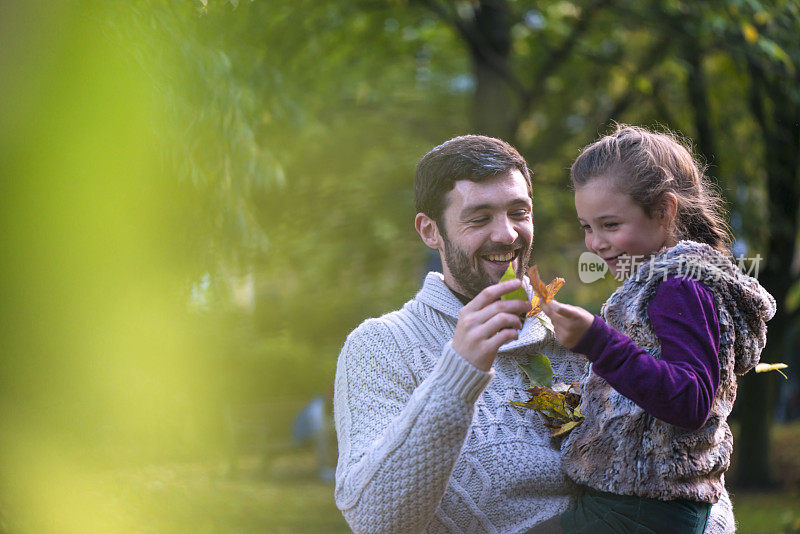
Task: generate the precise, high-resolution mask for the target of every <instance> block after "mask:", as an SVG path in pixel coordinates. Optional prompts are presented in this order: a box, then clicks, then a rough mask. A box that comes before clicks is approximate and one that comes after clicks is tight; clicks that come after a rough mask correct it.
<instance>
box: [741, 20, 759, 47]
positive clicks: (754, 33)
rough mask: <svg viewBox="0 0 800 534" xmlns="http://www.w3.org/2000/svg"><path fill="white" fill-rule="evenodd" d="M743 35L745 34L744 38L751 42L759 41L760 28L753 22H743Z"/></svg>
mask: <svg viewBox="0 0 800 534" xmlns="http://www.w3.org/2000/svg"><path fill="white" fill-rule="evenodd" d="M742 35H744V40H745V41H747V42H748V43H750V44H753V43H755V42H756V41H758V30H757V29H756V28H755V26H753V25H752V24H748V23H745V24H742Z"/></svg>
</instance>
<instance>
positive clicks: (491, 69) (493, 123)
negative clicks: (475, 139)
mask: <svg viewBox="0 0 800 534" xmlns="http://www.w3.org/2000/svg"><path fill="white" fill-rule="evenodd" d="M473 29H474V30H475V33H476V36H477V39H476V40H475V41H474V42H472V43H471V44H470V52H471V54H472V64H473V69H474V73H475V97H474V98H475V100H474V102H473V114H474V115H473V125H474V128H475V133H480V134H483V135H491V136H494V137H500V138H503V139H510V137H511V135H512V134H513V133H514V132H509V131H508V125H509V123H510V118H511V112H512V110H513V109H514V106H513V105H511V102H512V100H511V99H512V98H513V94H512V92H511V89H510V88H509V86H508V83H507V82H506V80H504V79H503V77H502V76H501V75H500V74H499V72H500V70H502V69H507V68H508V59H509V55H510V53H511V25H510V23H509V11H508V4H507V3H506V2H505V0H483V1H481V3H480V4H479V6H478V7H477V8H476V9H475V21H474V26H473Z"/></svg>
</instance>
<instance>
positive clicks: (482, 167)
mask: <svg viewBox="0 0 800 534" xmlns="http://www.w3.org/2000/svg"><path fill="white" fill-rule="evenodd" d="M512 169H517V170H519V172H521V173H522V176H524V177H525V182H526V184H527V186H528V195H529V196H530V197H531V198H533V189H532V187H531V173H530V170H529V169H528V164H527V163H526V162H525V158H523V157H522V156H521V155H520V154H519V152H517V150H516V149H515V148H514V147H513V146H511V145H509V144H508V143H506V142H505V141H502V140H500V139H495V138H494V137H486V136H483V135H462V136H460V137H454V138H453V139H450V140H449V141H445V142H444V143H442V144H441V145H439V146H437V147H436V148H434V149H433V150H431V151H430V152H428V153H427V154H425V155H424V156H423V157H422V159H421V160H420V162H419V163H418V164H417V172H416V174H415V176H414V204H415V205H416V208H417V212H418V213H424V214H425V215H427V216H428V217H430V218H431V219H433V220H434V221H436V224H437V225H438V226H439V230H440V231H441V232H444V226H443V225H442V214H443V213H444V210H445V207H446V205H445V195H447V193H448V192H449V191H451V190H452V189H453V187H454V186H455V183H456V182H457V181H458V180H471V181H473V182H482V181H484V180H486V179H487V178H492V177H494V176H497V175H498V174H503V173H506V172H508V171H510V170H512Z"/></svg>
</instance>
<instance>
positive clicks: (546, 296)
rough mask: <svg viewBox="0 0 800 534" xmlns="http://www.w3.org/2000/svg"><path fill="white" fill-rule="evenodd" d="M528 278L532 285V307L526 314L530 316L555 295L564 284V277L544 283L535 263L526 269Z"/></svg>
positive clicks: (536, 312)
mask: <svg viewBox="0 0 800 534" xmlns="http://www.w3.org/2000/svg"><path fill="white" fill-rule="evenodd" d="M528 278H529V279H530V281H531V286H533V298H532V299H531V306H532V307H533V309H532V310H531V311H529V312H528V315H527V316H526V317H527V318H530V317H533V316H534V315H536V314H538V313H539V312H541V311H542V304H547V303H548V302H550V301H551V300H552V299H553V297H555V296H556V293H558V290H559V289H561V287H562V286H563V285H564V279H563V278H560V277H558V278H555V279H554V280H553V281H552V282H550V283H549V284H547V285H545V283H544V282H543V281H542V278H541V277H540V276H539V267H538V266H536V265H534V266H533V267H531V268H529V269H528Z"/></svg>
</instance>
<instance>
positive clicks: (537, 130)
mask: <svg viewBox="0 0 800 534" xmlns="http://www.w3.org/2000/svg"><path fill="white" fill-rule="evenodd" d="M798 69H800V4H799V3H798V1H797V0H709V1H706V2H693V1H688V0H663V1H653V2H640V1H638V0H574V1H568V0H561V1H550V0H481V1H479V0H386V1H367V0H336V1H332V0H331V1H329V0H253V1H248V0H238V1H235V0H229V1H223V0H176V1H167V0H164V1H156V0H124V1H119V2H101V1H96V2H92V1H66V0H64V1H53V2H46V1H30V2H12V1H8V2H0V179H1V180H2V186H1V187H2V189H0V203H1V204H2V209H0V223H1V226H2V230H0V236H2V237H1V238H0V239H2V277H0V288H2V289H1V293H0V299H2V301H1V302H2V312H1V313H2V317H1V318H0V330H1V331H2V339H1V340H0V354H1V356H0V403H2V404H1V405H2V420H0V532H4V533H5V532H8V533H29V532H30V533H49V532H53V533H93V532H103V533H114V532H120V533H127V532H166V533H173V532H175V533H179V532H202V533H212V532H213V533H216V532H221V533H222V532H225V533H227V532H347V527H346V525H345V523H344V521H343V520H342V518H341V515H340V514H339V512H338V511H337V510H336V508H335V506H334V504H333V486H332V484H331V483H330V471H329V468H330V467H332V466H333V465H335V455H336V451H335V442H334V441H333V440H332V437H331V432H332V431H331V430H330V414H329V403H330V393H331V388H332V383H333V375H334V370H335V365H336V357H337V354H338V351H339V349H340V347H341V345H342V343H343V341H344V338H345V336H346V335H347V333H348V332H349V331H350V330H351V329H352V328H353V327H355V326H356V325H357V324H358V323H359V322H361V321H362V320H363V319H364V318H367V317H371V316H376V315H379V314H381V313H384V312H387V311H390V310H392V309H395V308H397V307H399V306H400V305H402V303H403V302H404V301H406V300H407V299H408V298H410V297H411V296H412V295H413V294H414V293H415V292H416V290H417V289H418V287H419V284H420V281H421V280H422V277H423V275H424V273H425V271H426V270H427V268H428V266H429V265H430V264H431V256H430V254H429V253H428V251H427V250H426V249H425V247H424V246H423V245H422V243H421V242H420V240H419V238H418V236H417V235H416V233H415V232H414V229H413V217H414V209H413V201H412V180H413V172H414V166H415V165H416V163H417V161H418V160H419V158H420V157H421V156H422V155H423V154H424V153H425V152H427V151H428V150H429V149H430V148H431V147H433V146H434V145H436V144H439V143H440V142H442V141H443V140H445V139H448V138H450V137H453V136H455V135H459V134H463V133H468V132H471V133H484V134H489V135H494V136H498V137H502V138H504V139H507V140H509V141H510V142H512V143H513V144H514V145H515V146H517V147H518V148H519V149H520V151H521V152H522V153H523V154H524V155H525V156H526V158H527V159H528V162H529V164H530V166H531V168H532V169H533V171H534V173H535V175H534V197H535V198H534V211H535V225H536V237H535V241H534V257H533V261H535V262H536V263H538V264H539V265H540V268H541V270H542V271H543V273H544V274H545V276H547V277H549V276H553V275H556V274H558V275H561V276H563V277H565V278H566V280H567V284H566V286H565V288H564V289H563V290H562V295H563V299H564V300H565V301H568V302H574V303H577V304H582V305H584V306H587V307H588V308H589V309H592V310H594V311H597V310H598V309H599V305H600V303H602V301H603V299H604V298H605V297H606V296H608V294H609V293H610V292H611V291H612V290H613V287H614V284H615V282H614V281H613V280H611V279H610V277H609V279H607V280H605V281H604V282H598V283H596V284H592V285H584V284H581V283H580V281H579V280H578V278H577V258H578V256H579V254H580V252H581V251H582V250H583V241H582V236H581V230H580V228H579V226H578V224H577V223H576V222H575V220H574V209H573V206H572V196H571V194H570V191H569V190H568V188H567V177H568V172H567V169H568V167H569V165H570V163H571V162H572V160H573V159H574V157H575V156H576V155H577V153H578V150H579V149H580V147H582V146H584V145H585V144H586V143H588V142H590V141H592V140H594V139H595V138H596V137H597V136H598V134H601V133H604V132H605V131H607V130H608V128H609V127H610V125H611V124H612V121H619V122H626V123H632V124H639V125H645V126H652V127H657V126H660V127H665V128H670V129H673V130H675V131H677V132H679V133H681V134H683V135H686V136H688V137H689V138H691V139H693V140H694V142H695V145H696V151H697V153H698V154H699V155H701V156H702V157H703V159H704V160H705V161H706V162H707V163H708V165H709V171H708V172H709V174H710V176H711V177H712V178H713V179H714V180H715V181H716V183H717V184H718V186H719V188H720V190H721V191H722V192H723V194H724V196H725V197H726V199H727V200H728V203H729V209H730V212H731V225H732V227H733V229H734V231H735V233H736V237H737V242H736V248H735V253H736V254H737V255H745V256H748V257H754V256H756V255H757V254H760V255H761V257H763V258H764V262H763V263H762V264H761V267H760V272H759V279H760V280H761V282H762V283H763V285H764V286H766V287H767V289H768V290H769V291H771V292H772V294H773V295H774V296H775V297H776V299H777V301H778V306H779V311H778V315H777V316H776V317H775V319H774V320H773V321H772V322H771V323H770V332H769V343H768V346H767V349H766V350H765V352H764V354H763V357H762V360H763V361H766V362H786V363H788V364H789V365H790V367H789V369H788V380H784V379H783V378H782V377H781V376H780V375H778V374H777V373H766V374H759V375H756V374H751V375H748V376H746V377H744V378H743V379H742V380H741V382H740V394H739V398H738V401H737V406H736V410H735V418H734V428H735V431H736V436H737V438H736V442H735V456H736V461H735V463H734V466H733V469H732V472H731V474H730V476H729V487H730V491H731V493H732V495H733V501H734V506H735V511H736V514H737V519H738V520H739V521H740V531H741V532H797V531H798V530H800V506H798V503H800V422H798V419H797V418H798V415H800V393H799V391H800V381H799V380H798V376H799V375H798V373H797V371H798V369H800V356H798V354H800V321H798V318H799V317H800V282H799V280H800V276H799V274H798V273H799V272H800V255H799V254H798V249H800V246H798V241H799V240H800V238H799V237H798V236H800V233H799V232H798V230H799V225H800V221H799V220H798V208H799V207H800V174H799V172H800V74H798ZM312 400H313V403H312V404H310V405H309V402H310V401H312ZM304 407H305V408H306V411H305V414H306V416H307V417H305V418H304V419H301V420H297V416H298V414H299V413H300V412H301V410H303V409H304ZM320 420H321V421H323V426H324V427H325V428H326V429H327V430H326V431H325V432H326V433H327V434H321V435H320V434H316V435H315V434H313V432H309V428H310V427H309V425H311V426H313V424H312V422H313V421H317V422H318V421H320Z"/></svg>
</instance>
